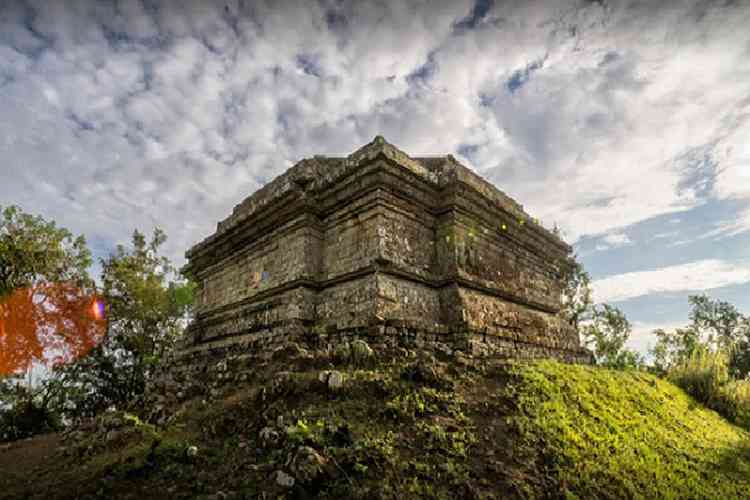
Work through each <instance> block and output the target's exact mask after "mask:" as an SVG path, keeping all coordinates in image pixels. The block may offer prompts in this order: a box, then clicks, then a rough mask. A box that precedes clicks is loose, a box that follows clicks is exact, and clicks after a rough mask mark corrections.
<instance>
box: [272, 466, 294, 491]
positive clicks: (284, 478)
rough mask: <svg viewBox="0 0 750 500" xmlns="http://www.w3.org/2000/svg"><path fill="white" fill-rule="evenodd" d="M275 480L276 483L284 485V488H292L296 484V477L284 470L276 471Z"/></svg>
mask: <svg viewBox="0 0 750 500" xmlns="http://www.w3.org/2000/svg"><path fill="white" fill-rule="evenodd" d="M274 480H275V481H276V484H278V485H279V486H283V487H284V488H291V487H292V486H294V478H293V477H292V476H290V475H289V474H287V473H286V472H284V471H283V470H277V471H276V472H275V473H274Z"/></svg>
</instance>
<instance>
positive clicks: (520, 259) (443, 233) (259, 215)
mask: <svg viewBox="0 0 750 500" xmlns="http://www.w3.org/2000/svg"><path fill="white" fill-rule="evenodd" d="M570 251H571V248H570V247H569V246H568V245H567V244H566V243H565V242H563V241H562V240H560V239H559V238H558V237H557V236H555V235H554V234H552V233H551V232H549V231H547V230H546V229H544V228H543V227H542V226H540V225H538V224H536V223H535V222H534V221H533V219H532V218H531V217H530V216H529V215H528V214H526V213H525V212H524V211H523V208H522V207H521V205H519V204H518V203H516V202H515V201H513V200H512V199H510V198H509V197H508V196H507V195H505V194H504V193H502V192H501V191H499V190H498V189H496V188H495V187H494V186H492V185H491V184H490V183H488V182H487V181H485V180H483V179H482V178H480V177H479V176H477V175H476V174H474V173H473V172H472V171H471V170H469V169H468V168H466V167H464V166H462V165H461V164H459V163H458V161H457V160H456V159H455V158H453V157H452V156H450V155H449V156H445V157H432V158H410V157H409V156H408V155H407V154H406V153H404V152H402V151H400V150H398V149H397V148H396V147H394V146H393V145H391V144H388V143H387V142H386V141H385V140H383V139H382V138H380V137H379V138H376V140H374V141H373V142H371V143H370V144H367V145H365V146H363V147H362V148H360V149H359V150H358V151H355V152H354V153H352V154H351V155H349V156H348V157H346V158H329V157H322V156H316V157H314V158H311V159H305V160H302V161H300V162H299V163H297V164H296V165H295V166H293V167H292V168H290V169H289V170H288V171H287V172H286V173H284V174H282V175H281V176H279V177H277V178H276V179H274V180H273V181H272V182H270V183H269V184H267V185H266V186H265V187H263V188H262V189H260V190H258V191H257V192H256V193H254V194H253V195H251V196H249V197H248V198H247V199H245V200H244V201H243V202H242V203H240V204H238V205H237V206H236V207H235V208H234V210H233V212H232V214H231V215H230V216H229V217H227V218H226V219H225V220H223V221H221V222H220V223H219V224H218V226H217V231H216V233H215V234H213V235H211V236H209V237H208V238H206V239H205V240H204V241H202V242H200V243H198V244H197V245H195V246H194V247H193V248H191V249H190V250H189V251H188V252H187V254H186V256H187V259H188V264H187V265H186V267H185V269H184V270H185V272H186V273H187V274H188V275H190V276H191V277H192V278H193V279H194V280H195V281H196V282H197V284H198V286H199V289H198V292H197V297H198V305H197V312H196V316H195V319H194V321H193V322H192V324H191V325H190V327H189V328H188V331H187V334H186V335H185V338H184V339H183V341H182V344H181V347H180V350H179V352H178V356H177V358H178V361H179V363H182V365H183V366H196V365H200V366H202V367H205V369H204V368H201V369H200V370H202V371H200V373H203V374H204V375H202V377H204V378H206V379H207V380H208V379H211V377H214V378H216V379H221V380H222V381H223V382H224V383H226V382H229V381H233V380H239V378H238V376H237V374H236V373H235V371H234V370H235V369H234V368H230V366H234V365H236V364H237V363H236V362H235V361H233V360H234V359H237V358H243V357H246V356H251V355H252V356H255V355H257V356H260V357H261V358H262V359H268V357H269V356H273V355H274V354H273V353H274V352H276V351H275V350H276V349H278V348H279V347H281V346H284V345H286V346H288V345H289V344H290V343H302V342H310V341H311V339H313V340H314V343H315V346H316V348H321V347H323V348H326V346H327V348H328V349H331V350H332V351H334V352H336V353H337V355H339V356H340V357H349V358H352V357H355V356H360V355H361V354H362V353H361V352H360V351H357V349H358V347H356V346H358V344H357V343H356V342H357V340H358V339H361V340H365V341H366V342H367V344H369V345H371V346H380V345H383V346H405V347H407V348H409V349H413V348H421V347H425V348H432V349H434V350H435V351H436V352H438V351H439V352H443V353H450V354H451V355H454V356H455V355H461V356H464V355H468V356H478V355H482V356H483V355H489V356H503V357H516V358H536V357H554V358H558V359H562V360H565V361H574V362H589V361H590V359H591V358H590V354H589V353H588V352H587V351H586V350H585V349H582V348H581V346H580V344H579V340H578V336H577V334H576V332H575V330H574V329H573V328H572V327H571V326H570V325H568V324H567V323H566V322H565V321H564V320H562V319H561V318H560V317H559V315H558V314H557V313H558V312H559V310H560V308H561V303H560V291H561V263H562V262H563V261H564V259H565V258H566V256H567V255H568V254H569V253H570ZM359 348H361V345H360V346H359ZM298 350H299V349H298ZM365 355H366V356H369V354H367V353H365ZM209 360H210V361H209ZM207 376H208V377H207ZM211 380H213V379H211ZM185 394H186V397H187V395H189V390H187V389H185Z"/></svg>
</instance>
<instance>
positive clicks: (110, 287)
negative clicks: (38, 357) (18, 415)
mask: <svg viewBox="0 0 750 500" xmlns="http://www.w3.org/2000/svg"><path fill="white" fill-rule="evenodd" d="M165 241H166V235H165V234H164V233H163V232H162V231H161V230H160V229H156V230H155V231H154V234H153V237H152V239H151V241H146V238H145V237H144V235H143V234H141V233H140V232H138V231H135V232H134V234H133V240H132V247H131V248H130V249H126V248H125V247H123V246H121V245H120V246H118V247H117V250H116V251H115V253H113V254H111V255H110V256H109V257H108V258H107V259H103V260H102V261H101V264H102V275H101V280H102V284H103V287H102V295H103V296H104V299H105V302H106V305H107V321H108V323H107V328H108V332H107V336H106V338H105V341H104V342H103V343H102V344H100V345H99V346H98V347H97V348H96V349H95V350H94V351H92V353H91V354H90V355H89V356H87V357H86V358H84V359H82V360H80V362H78V363H76V364H74V365H72V366H67V367H65V368H63V373H64V377H65V379H66V381H67V383H68V384H69V385H70V386H73V387H76V389H77V393H76V397H75V398H74V403H75V408H76V409H75V412H74V413H75V414H76V416H85V415H92V414H95V413H97V412H99V411H101V410H102V409H104V408H106V407H108V406H110V405H117V406H127V405H133V406H134V405H137V401H138V398H139V397H140V396H141V395H142V394H143V392H144V390H145V387H146V383H147V381H148V380H149V379H150V378H151V377H152V375H153V373H154V369H155V367H156V366H157V365H158V364H159V363H160V362H161V360H163V359H164V357H165V356H166V355H167V354H168V353H169V352H171V351H172V350H173V348H174V345H175V342H176V340H177V338H178V337H179V336H180V335H181V334H182V331H183V327H184V323H185V317H186V315H187V314H188V313H189V311H190V307H191V304H192V300H193V292H194V285H193V284H192V283H190V282H184V281H177V280H176V279H175V278H176V272H175V270H174V269H173V267H172V265H171V264H170V262H169V260H168V259H167V258H166V257H164V256H161V255H160V254H159V247H160V246H161V245H162V244H163V243H164V242H165Z"/></svg>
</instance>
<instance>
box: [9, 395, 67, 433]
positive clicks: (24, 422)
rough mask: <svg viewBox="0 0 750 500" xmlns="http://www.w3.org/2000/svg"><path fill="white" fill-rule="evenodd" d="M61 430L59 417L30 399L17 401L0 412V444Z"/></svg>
mask: <svg viewBox="0 0 750 500" xmlns="http://www.w3.org/2000/svg"><path fill="white" fill-rule="evenodd" d="M61 428H62V422H61V420H60V416H59V415H58V414H57V413H55V412H52V411H50V410H49V409H48V408H46V407H44V406H42V405H40V404H38V403H37V402H35V401H34V400H32V399H24V400H20V401H17V402H16V404H15V405H14V406H12V407H11V408H8V409H4V410H0V442H3V441H15V440H17V439H24V438H27V437H31V436H34V435H36V434H42V433H45V432H52V431H58V430H60V429H61Z"/></svg>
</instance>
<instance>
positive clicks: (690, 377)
mask: <svg viewBox="0 0 750 500" xmlns="http://www.w3.org/2000/svg"><path fill="white" fill-rule="evenodd" d="M729 361H730V359H729V355H727V354H726V353H725V352H724V351H721V350H719V351H712V350H710V349H707V348H705V347H699V348H697V349H696V350H695V351H694V352H693V353H692V355H691V356H690V357H688V358H687V359H685V360H684V361H683V362H681V363H678V364H676V365H675V366H674V367H673V368H671V369H670V370H669V372H668V373H667V378H669V380H671V381H672V382H674V383H675V384H676V385H677V386H679V387H680V388H682V389H683V390H684V391H685V392H687V393H688V394H690V395H691V396H692V397H693V398H695V399H696V400H697V401H699V402H700V403H702V404H704V405H706V406H707V407H709V408H711V409H712V410H715V411H716V412H718V413H720V414H721V415H723V416H724V417H726V418H727V419H729V420H731V421H732V422H734V423H736V424H738V425H741V426H743V427H745V428H748V429H750V381H747V380H733V379H732V378H731V377H730V375H729Z"/></svg>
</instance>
